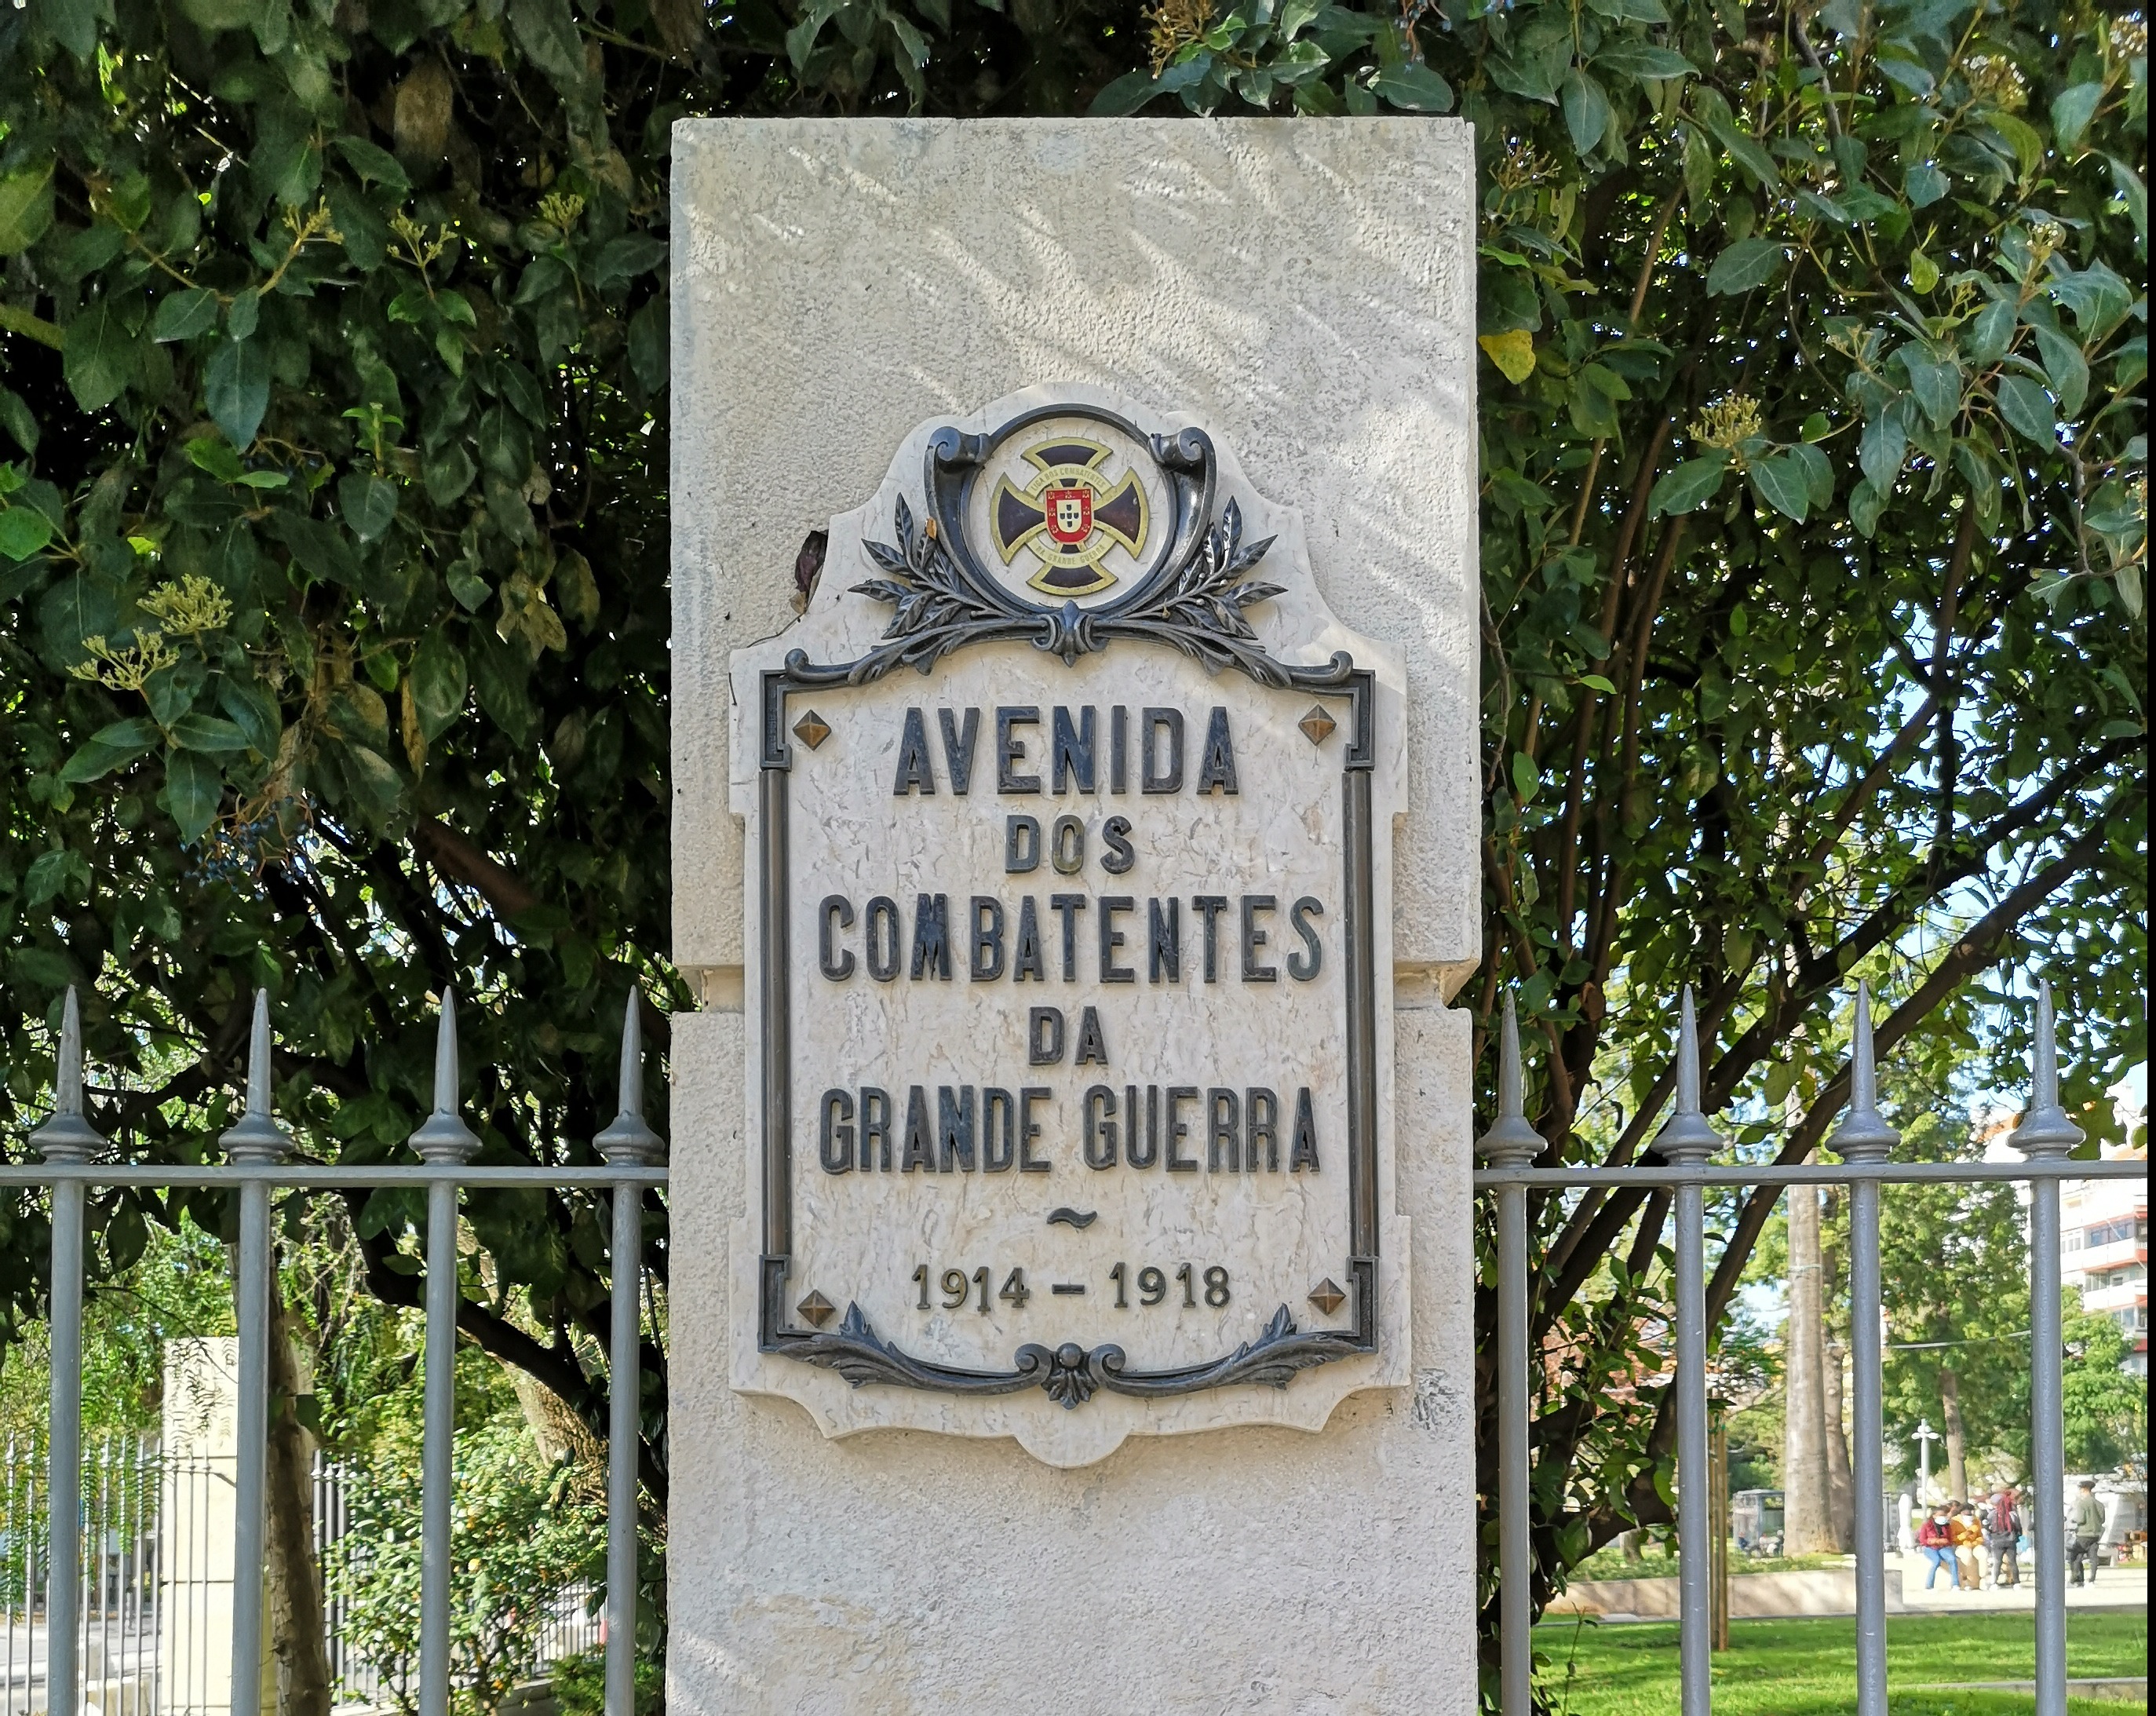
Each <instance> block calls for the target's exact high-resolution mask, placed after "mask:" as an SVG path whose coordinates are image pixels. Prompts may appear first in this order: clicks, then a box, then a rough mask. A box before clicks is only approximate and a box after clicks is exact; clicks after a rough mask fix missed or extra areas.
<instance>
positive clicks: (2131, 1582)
mask: <svg viewBox="0 0 2156 1716" xmlns="http://www.w3.org/2000/svg"><path fill="white" fill-rule="evenodd" d="M1894 1564H1895V1562H1894V1560H1893V1559H1892V1558H1891V1557H1890V1558H1889V1559H1888V1561H1887V1565H1888V1566H1890V1567H1891V1566H1893V1565H1894ZM1990 1564H1991V1562H1990V1558H1989V1556H1986V1557H1985V1559H1984V1567H1985V1570H1987V1571H1989V1568H1990ZM1901 1568H1902V1601H1903V1602H1905V1603H1907V1605H1908V1606H1909V1607H1910V1608H1911V1609H1912V1610H1917V1611H1922V1612H1923V1613H1925V1614H1933V1613H1938V1614H1948V1615H1953V1614H1960V1613H1963V1612H1965V1611H1970V1610H1977V1609H2025V1610H2029V1611H2034V1610H2035V1606H2036V1585H2035V1577H2034V1575H2032V1573H2031V1572H2030V1568H2029V1564H2028V1559H2027V1558H2025V1559H2024V1560H2023V1563H2022V1571H2021V1583H2020V1585H2008V1586H2006V1587H2005V1589H2003V1590H2002V1589H1999V1588H1998V1587H1995V1586H1989V1585H1988V1586H1986V1587H1985V1588H1984V1589H1983V1590H1967V1591H1958V1590H1954V1589H1953V1586H1952V1585H1948V1583H1947V1576H1946V1575H1945V1574H1944V1573H1943V1572H1942V1573H1941V1574H1940V1575H1939V1582H1938V1584H1937V1585H1934V1586H1933V1588H1932V1589H1931V1590H1925V1589H1924V1575H1926V1574H1928V1573H1929V1572H1930V1571H1931V1567H1930V1565H1929V1564H1928V1563H1927V1562H1926V1561H1925V1560H1924V1559H1923V1557H1922V1556H1921V1555H1909V1556H1906V1557H1904V1558H1902V1561H1901ZM2066 1606H2067V1607H2068V1608H2069V1609H2144V1610H2145V1609H2146V1608H2147V1607H2148V1569H2147V1568H2145V1567H2105V1568H2102V1569H2100V1570H2098V1571H2097V1578H2096V1582H2095V1583H2094V1584H2093V1585H2073V1584H2071V1583H2070V1584H2068V1585H2067V1586H2066Z"/></svg>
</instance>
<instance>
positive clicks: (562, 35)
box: [509, 0, 593, 100]
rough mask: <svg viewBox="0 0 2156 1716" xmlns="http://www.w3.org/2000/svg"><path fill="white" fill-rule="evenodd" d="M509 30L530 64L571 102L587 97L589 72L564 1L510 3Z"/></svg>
mask: <svg viewBox="0 0 2156 1716" xmlns="http://www.w3.org/2000/svg"><path fill="white" fill-rule="evenodd" d="M509 27H510V28H511V31H512V32H513V33H515V35H516V45H517V46H518V47H520V48H521V49H523V50H524V52H525V54H526V57H527V58H529V59H530V60H531V63H532V64H534V65H536V66H537V67H538V68H539V69H540V70H541V71H542V72H544V73H545V74H547V81H548V82H549V83H551V84H552V85H554V87H555V88H556V89H557V90H560V91H561V92H562V95H566V96H567V97H569V98H570V99H571V100H583V99H584V98H586V97H587V96H588V95H591V94H592V93H593V91H592V88H591V68H590V67H589V66H588V65H587V64H585V61H584V39H583V35H582V33H580V32H579V31H578V30H577V18H576V14H575V13H573V12H572V11H571V10H570V9H569V3H568V0H510V6H509Z"/></svg>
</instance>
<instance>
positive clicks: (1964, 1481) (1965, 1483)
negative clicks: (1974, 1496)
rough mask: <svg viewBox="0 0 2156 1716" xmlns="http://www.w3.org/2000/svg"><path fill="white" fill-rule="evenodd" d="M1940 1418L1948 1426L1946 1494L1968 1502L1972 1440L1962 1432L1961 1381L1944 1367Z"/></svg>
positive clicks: (1940, 1394) (1942, 1371)
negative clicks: (1970, 1442)
mask: <svg viewBox="0 0 2156 1716" xmlns="http://www.w3.org/2000/svg"><path fill="white" fill-rule="evenodd" d="M1939 1415H1940V1416H1941V1417H1943V1418H1944V1419H1945V1420H1946V1424H1947V1493H1948V1494H1949V1495H1951V1496H1952V1497H1953V1498H1954V1500H1956V1501H1957V1502H1965V1501H1967V1500H1968V1499H1969V1437H1968V1436H1967V1435H1966V1433H1965V1432H1964V1431H1963V1429H1962V1422H1961V1379H1960V1378H1959V1377H1958V1376H1956V1375H1955V1374H1953V1371H1952V1370H1951V1369H1948V1368H1947V1367H1946V1366H1944V1365H1941V1366H1940V1367H1939Z"/></svg>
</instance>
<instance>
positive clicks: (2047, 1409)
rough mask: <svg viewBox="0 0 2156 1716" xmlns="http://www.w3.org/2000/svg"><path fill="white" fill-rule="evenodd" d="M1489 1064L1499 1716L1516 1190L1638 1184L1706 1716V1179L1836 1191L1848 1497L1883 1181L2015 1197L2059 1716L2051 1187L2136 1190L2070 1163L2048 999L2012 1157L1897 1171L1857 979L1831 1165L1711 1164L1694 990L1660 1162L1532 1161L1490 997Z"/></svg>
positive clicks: (1871, 1513) (2038, 1541) (1521, 1307)
mask: <svg viewBox="0 0 2156 1716" xmlns="http://www.w3.org/2000/svg"><path fill="white" fill-rule="evenodd" d="M1498 1058H1499V1070H1498V1109H1497V1117H1496V1121H1495V1123H1493V1124H1492V1126H1491V1128H1490V1130H1489V1131H1488V1132H1487V1133H1485V1134H1484V1135H1483V1137H1482V1138H1481V1139H1480V1140H1479V1141H1478V1143H1477V1145H1476V1148H1477V1150H1478V1152H1479V1153H1480V1154H1481V1157H1482V1158H1483V1159H1484V1161H1485V1162H1486V1163H1487V1164H1489V1165H1488V1166H1486V1167H1485V1168H1481V1169H1477V1170H1476V1174H1475V1184H1476V1189H1478V1190H1486V1191H1490V1192H1492V1193H1494V1194H1495V1195H1496V1197H1495V1202H1496V1228H1497V1353H1496V1369H1497V1390H1498V1398H1497V1437H1498V1445H1497V1513H1498V1614H1499V1630H1500V1650H1501V1658H1500V1664H1499V1698H1500V1705H1501V1710H1502V1713H1503V1716H1529V1713H1530V1711H1531V1710H1532V1708H1533V1685H1532V1683H1533V1648H1534V1647H1533V1640H1532V1599H1531V1593H1530V1585H1531V1581H1532V1576H1533V1562H1532V1547H1531V1543H1530V1528H1531V1525H1532V1520H1531V1517H1530V1514H1529V1509H1528V1501H1529V1496H1530V1493H1531V1472H1532V1460H1531V1450H1530V1447H1529V1430H1530V1419H1529V1405H1528V1396H1527V1383H1528V1370H1527V1359H1528V1353H1527V1345H1528V1343H1527V1323H1528V1317H1529V1312H1530V1298H1529V1296H1530V1293H1531V1291H1532V1282H1531V1280H1530V1277H1529V1271H1528V1267H1527V1194H1528V1193H1529V1191H1530V1190H1543V1191H1548V1192H1553V1193H1558V1194H1562V1193H1563V1192H1566V1191H1568V1190H1573V1189H1609V1188H1614V1187H1619V1186H1642V1187H1648V1188H1652V1189H1660V1190H1665V1191H1667V1192H1669V1193H1670V1194H1671V1199H1672V1204H1673V1210H1674V1215H1675V1220H1676V1245H1675V1246H1674V1247H1673V1251H1674V1261H1675V1267H1674V1269H1673V1271H1672V1280H1671V1286H1672V1294H1673V1299H1674V1303H1673V1305H1672V1308H1671V1322H1672V1323H1673V1324H1674V1328H1675V1333H1676V1364H1675V1368H1674V1374H1673V1376H1672V1378H1671V1387H1672V1388H1673V1390H1675V1408H1676V1427H1677V1437H1676V1441H1677V1459H1676V1468H1677V1484H1676V1502H1677V1557H1678V1560H1677V1565H1678V1580H1679V1595H1678V1611H1677V1612H1678V1656H1679V1669H1678V1683H1679V1687H1680V1694H1681V1709H1682V1716H1707V1711H1708V1710H1709V1708H1711V1704H1712V1693H1711V1691H1710V1688H1709V1683H1708V1672H1707V1671H1708V1653H1709V1651H1710V1649H1711V1648H1712V1612H1711V1607H1712V1588H1711V1587H1712V1535H1713V1526H1712V1512H1713V1508H1712V1500H1713V1498H1712V1496H1711V1494H1710V1491H1709V1485H1708V1484H1707V1482H1705V1481H1704V1480H1705V1478H1706V1477H1707V1472H1708V1471H1709V1469H1710V1460H1709V1453H1708V1423H1707V1271H1706V1211H1705V1194H1706V1190H1707V1188H1708V1187H1710V1186H1758V1185H1779V1186H1796V1185H1804V1186H1811V1185H1840V1186H1846V1187H1847V1188H1848V1189H1849V1234H1850V1318H1849V1323H1850V1349H1851V1350H1850V1359H1851V1487H1852V1488H1853V1490H1854V1491H1855V1493H1856V1494H1857V1495H1859V1496H1873V1495H1877V1494H1879V1493H1881V1489H1882V1488H1883V1487H1884V1477H1885V1473H1884V1470H1883V1467H1884V1464H1885V1461H1884V1449H1883V1444H1882V1441H1881V1433H1882V1429H1883V1426H1882V1423H1881V1400H1880V1395H1881V1335H1880V1270H1879V1203H1880V1189H1881V1187H1882V1186H1884V1185H1888V1184H1938V1183H1942V1182H1944V1183H1948V1184H1963V1183H1979V1182H1985V1181H1990V1182H1997V1181H2001V1180H2012V1181H2017V1182H2021V1183H2024V1184H2026V1185H2027V1187H2028V1194H2029V1231H2030V1241H2029V1297H2030V1328H2031V1331H2032V1333H2031V1335H2030V1449H2031V1453H2032V1456H2033V1457H2032V1459H2031V1462H2030V1464H2031V1466H2032V1467H2033V1472H2032V1475H2031V1483H2032V1487H2033V1489H2034V1492H2035V1495H2036V1497H2037V1498H2039V1499H2038V1505H2037V1506H2036V1507H2035V1509H2034V1510H2033V1512H2034V1515H2035V1517H2034V1518H2033V1519H2032V1520H2031V1521H2030V1526H2031V1530H2032V1534H2033V1536H2034V1539H2035V1574H2036V1596H2035V1612H2036V1710H2037V1716H2066V1548H2065V1522H2064V1517H2063V1497H2064V1493H2065V1487H2066V1457H2065V1448H2064V1444H2065V1421H2064V1412H2063V1410H2062V1408H2063V1402H2062V1399H2061V1393H2062V1384H2063V1377H2064V1366H2065V1354H2064V1352H2063V1350H2062V1348H2061V1330H2060V1321H2059V1318H2060V1308H2061V1307H2060V1279H2059V1182H2060V1180H2061V1179H2144V1178H2146V1177H2147V1174H2148V1164H2147V1163H2146V1162H2145V1161H2107V1162H2088V1161H2074V1160H2070V1159H2069V1153H2070V1152H2071V1151H2072V1149H2073V1148H2075V1146H2076V1145H2077V1144H2079V1143H2081V1142H2082V1137H2083V1133H2082V1129H2081V1128H2080V1127H2078V1126H2076V1124H2075V1123H2074V1122H2073V1120H2072V1119H2071V1117H2069V1116H2068V1115H2067V1114H2066V1111H2065V1110H2064V1109H2063V1108H2061V1107H2060V1106H2059V1078H2058V1051H2057V1047H2056V1038H2055V1035H2054V1030H2053V1021H2052V1014H2051V988H2050V986H2049V985H2048V984H2046V985H2045V986H2044V988H2043V989H2042V991H2041V993H2040V996H2039V998H2038V1002H2037V1013H2036V1041H2035V1056H2034V1062H2033V1066H2032V1067H2031V1086H2032V1088H2031V1092H2030V1102H2029V1106H2028V1107H2027V1109H2026V1110H2025V1112H2024V1113H2023V1115H2022V1117H2021V1122H2020V1125H2019V1126H2018V1127H2016V1128H2015V1130H2014V1133H2013V1134H2012V1136H2011V1138H2010V1143H2012V1144H2013V1145H2014V1147H2015V1148H2016V1149H2017V1150H2019V1151H2020V1153H2021V1155H2022V1158H2023V1159H2022V1160H2021V1161H2020V1162H2019V1163H2007V1162H1969V1163H1951V1162H1949V1163H1918V1162H1909V1163H1897V1162H1896V1161H1894V1160H1893V1159H1892V1155H1893V1151H1894V1147H1895V1146H1896V1145H1897V1143H1899V1142H1900V1134H1899V1133H1897V1132H1896V1131H1895V1130H1894V1128H1892V1127H1891V1126H1889V1125H1888V1124H1887V1123H1886V1120H1885V1119H1884V1117H1881V1114H1880V1112H1879V1106H1878V1077H1877V1068H1876V1059H1875V1056H1874V1051H1873V1046H1872V1037H1871V996H1870V994H1869V992H1868V990H1867V989H1866V987H1865V986H1864V985H1862V984H1859V985H1858V988H1857V992H1856V1015H1855V1019H1854V1024H1853V1028H1852V1031H1851V1051H1850V1095H1849V1104H1848V1108H1847V1112H1846V1113H1845V1117H1844V1118H1843V1120H1842V1123H1841V1125H1840V1128H1838V1129H1837V1130H1836V1131H1835V1133H1834V1135H1833V1136H1832V1137H1831V1138H1829V1139H1828V1140H1827V1143H1828V1146H1829V1148H1831V1149H1832V1150H1833V1151H1834V1152H1835V1154H1837V1155H1838V1156H1840V1158H1841V1160H1840V1162H1839V1163H1836V1164H1802V1165H1791V1166H1778V1165H1765V1164H1763V1165H1757V1166H1748V1165H1743V1164H1735V1165H1723V1164H1713V1163H1710V1161H1709V1159H1710V1158H1711V1157H1712V1156H1714V1155H1716V1154H1717V1153H1719V1152H1720V1151H1721V1149H1722V1145H1723V1143H1724V1140H1723V1139H1722V1137H1721V1136H1720V1134H1718V1133H1717V1132H1716V1131H1715V1129H1714V1127H1713V1125H1712V1123H1711V1122H1710V1121H1709V1120H1708V1119H1707V1117H1706V1115H1705V1114H1703V1113H1702V1112H1701V1109H1700V1057H1699V1035H1698V1028H1697V1021H1696V1020H1695V1017H1694V1013H1693V1005H1692V996H1691V990H1690V989H1686V991H1685V992H1684V997H1683V1001H1682V1004H1681V1011H1680V1016H1679V1020H1678V1026H1677V1076H1676V1106H1675V1111H1674V1112H1673V1113H1672V1114H1671V1117H1670V1119H1669V1122H1668V1123H1667V1124H1666V1125H1665V1126H1664V1127H1663V1128H1662V1130H1661V1134H1660V1136H1659V1137H1658V1138H1656V1140H1655V1152H1656V1153H1658V1154H1659V1155H1660V1156H1661V1158H1662V1159H1663V1161H1664V1163H1666V1164H1668V1165H1666V1166H1663V1167H1631V1166H1627V1167H1620V1168H1566V1167H1537V1166H1535V1165H1534V1164H1535V1163H1536V1161H1537V1159H1538V1158H1539V1157H1540V1156H1541V1155H1542V1154H1543V1149H1544V1143H1543V1138H1542V1137H1541V1135H1540V1134H1539V1133H1537V1132H1536V1131H1535V1129H1534V1128H1533V1127H1532V1126H1531V1125H1530V1124H1529V1123H1528V1122H1527V1117H1526V1108H1525V1104H1524V1102H1523V1101H1522V1080H1521V1067H1520V1040H1519V1026H1518V1024H1517V1020H1516V1019H1515V1017H1514V1014H1513V1008H1512V1001H1511V999H1509V998H1508V999H1507V1001H1506V1003H1505V1014H1504V1020H1503V1025H1502V1027H1501V1038H1500V1045H1499V1051H1498ZM1855 1559H1856V1695H1857V1706H1856V1707H1857V1710H1858V1713H1859V1716H1887V1709H1886V1521H1885V1518H1884V1517H1883V1515H1882V1513H1881V1511H1880V1510H1879V1509H1877V1508H1871V1507H1860V1508H1857V1509H1856V1557H1855Z"/></svg>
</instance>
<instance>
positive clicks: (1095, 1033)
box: [1070, 1007, 1108, 1066]
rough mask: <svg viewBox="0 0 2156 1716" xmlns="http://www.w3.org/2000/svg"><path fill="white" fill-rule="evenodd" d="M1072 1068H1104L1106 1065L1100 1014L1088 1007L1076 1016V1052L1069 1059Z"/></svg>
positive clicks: (1106, 1056) (1106, 1043)
mask: <svg viewBox="0 0 2156 1716" xmlns="http://www.w3.org/2000/svg"><path fill="white" fill-rule="evenodd" d="M1070 1064H1071V1065H1072V1066H1106V1065H1107V1064H1108V1041H1107V1039H1106V1037H1104V1036H1102V1035H1101V1013H1100V1010H1099V1009H1098V1008H1096V1007H1088V1008H1087V1009H1086V1010H1085V1011H1084V1012H1083V1013H1081V1014H1080V1015H1078V1052H1077V1053H1076V1054H1075V1055H1073V1056H1071V1057H1070Z"/></svg>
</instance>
